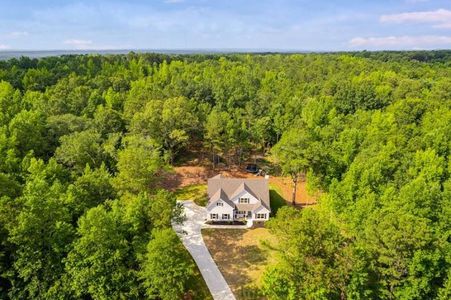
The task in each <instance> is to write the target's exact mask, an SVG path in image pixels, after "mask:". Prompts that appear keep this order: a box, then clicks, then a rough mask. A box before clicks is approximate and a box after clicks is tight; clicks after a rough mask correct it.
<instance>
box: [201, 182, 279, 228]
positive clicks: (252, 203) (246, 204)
mask: <svg viewBox="0 0 451 300" xmlns="http://www.w3.org/2000/svg"><path fill="white" fill-rule="evenodd" d="M208 198H209V200H208V204H207V212H208V216H207V220H208V221H235V220H245V221H248V223H249V221H251V222H253V221H267V220H268V219H269V214H270V213H271V208H270V205H269V189H268V179H244V178H243V179H242V178H225V177H222V176H221V175H217V176H215V177H212V178H210V179H208Z"/></svg>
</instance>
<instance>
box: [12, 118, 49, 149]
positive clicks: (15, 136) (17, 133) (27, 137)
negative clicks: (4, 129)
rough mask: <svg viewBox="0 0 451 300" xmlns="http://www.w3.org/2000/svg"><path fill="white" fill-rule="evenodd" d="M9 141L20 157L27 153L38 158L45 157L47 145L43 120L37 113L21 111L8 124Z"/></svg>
mask: <svg viewBox="0 0 451 300" xmlns="http://www.w3.org/2000/svg"><path fill="white" fill-rule="evenodd" d="M8 130H9V134H10V141H11V143H12V144H13V145H14V147H15V148H16V149H17V151H18V153H20V155H22V156H23V155H25V154H26V153H27V152H28V151H30V150H33V152H34V153H35V154H36V155H37V156H39V157H46V156H47V155H48V153H47V147H48V146H47V143H46V136H45V118H44V116H43V115H42V114H41V113H39V112H37V111H26V110H23V111H21V112H20V113H18V114H16V115H15V116H14V118H13V119H12V120H11V122H10V123H9V127H8Z"/></svg>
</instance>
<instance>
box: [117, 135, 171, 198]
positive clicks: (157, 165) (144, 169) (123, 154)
mask: <svg viewBox="0 0 451 300" xmlns="http://www.w3.org/2000/svg"><path fill="white" fill-rule="evenodd" d="M164 166H165V163H164V161H163V159H162V157H161V155H160V146H159V145H158V144H157V143H155V142H154V141H152V140H150V139H146V138H144V137H141V136H130V137H128V138H127V139H126V141H125V147H124V148H123V149H122V150H120V151H119V153H118V162H117V170H118V173H117V176H116V178H115V179H114V186H115V187H116V189H117V190H118V191H119V193H125V192H131V193H135V194H138V193H140V192H144V191H148V189H150V188H151V187H152V185H153V184H155V183H156V181H157V176H156V174H157V172H158V171H160V170H161V169H162V168H163V167H164Z"/></svg>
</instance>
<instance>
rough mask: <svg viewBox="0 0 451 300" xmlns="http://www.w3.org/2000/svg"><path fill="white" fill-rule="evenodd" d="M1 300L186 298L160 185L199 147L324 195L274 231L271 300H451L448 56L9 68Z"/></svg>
mask: <svg viewBox="0 0 451 300" xmlns="http://www.w3.org/2000/svg"><path fill="white" fill-rule="evenodd" d="M0 108H1V113H0V298H2V299H3V298H4V299H57V298H58V299H67V298H77V299H78V298H83V299H118V298H124V299H139V298H161V299H177V298H180V297H181V296H182V295H183V294H184V293H185V292H187V290H188V288H189V285H188V283H189V281H190V280H191V279H192V276H193V272H194V265H193V263H192V261H191V260H190V257H189V255H188V254H187V252H186V251H185V249H184V248H183V246H182V245H181V243H180V241H179V240H178V238H177V237H176V235H175V233H174V232H173V231H172V229H171V220H174V219H175V220H176V221H180V219H181V218H180V208H179V207H178V206H177V205H176V201H175V196H174V195H173V194H172V193H170V192H168V191H165V190H163V189H161V185H160V177H161V176H160V175H161V174H162V172H164V171H167V170H169V169H170V167H171V165H172V164H174V163H175V162H177V161H178V160H179V159H180V158H182V157H183V156H184V154H185V153H186V152H187V151H188V150H189V149H191V148H193V147H202V148H203V150H204V151H205V152H207V153H209V154H210V155H209V157H210V159H211V161H212V163H215V162H217V161H221V162H222V163H224V164H227V165H231V164H240V163H242V162H243V161H245V160H246V159H248V158H249V157H250V155H251V154H252V153H260V154H264V155H266V156H267V157H270V158H271V159H273V160H274V161H275V162H276V163H277V164H278V165H279V166H280V170H281V171H282V172H283V173H284V174H285V175H286V176H291V177H292V178H293V180H294V181H296V180H297V179H298V177H299V176H304V175H305V176H307V178H308V181H309V184H310V185H312V186H315V187H316V188H319V189H321V190H322V191H323V193H322V197H321V199H320V201H319V204H318V205H317V206H316V207H314V208H308V209H302V210H297V209H294V208H291V207H284V208H281V209H280V210H279V211H278V213H277V216H276V217H274V218H273V219H272V220H271V221H269V223H268V226H269V228H270V230H271V231H273V232H274V233H276V235H277V237H278V238H279V243H278V245H277V247H278V249H279V250H280V254H281V255H280V256H281V257H280V260H279V262H278V264H277V265H275V266H273V267H271V268H270V269H269V270H267V272H266V274H265V276H264V284H263V286H264V287H263V292H264V293H265V294H266V295H267V296H268V298H270V299H449V298H450V297H451V268H450V264H451V245H450V232H451V224H450V220H451V181H450V177H449V174H450V171H451V164H450V163H449V151H450V146H451V142H450V137H451V52H450V51H435V52H360V53H330V54H327V53H325V54H284V55H282V54H280V55H276V54H271V55H256V54H254V55H247V54H229V55H172V56H170V55H162V54H161V55H160V54H135V53H130V54H128V55H106V56H96V55H73V56H62V57H48V58H42V59H30V58H26V57H22V58H20V59H11V60H8V61H0Z"/></svg>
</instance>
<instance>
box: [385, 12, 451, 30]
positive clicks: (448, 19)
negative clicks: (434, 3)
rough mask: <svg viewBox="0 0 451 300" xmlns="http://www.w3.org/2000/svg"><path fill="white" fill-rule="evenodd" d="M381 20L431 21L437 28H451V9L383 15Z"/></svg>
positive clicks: (404, 21)
mask: <svg viewBox="0 0 451 300" xmlns="http://www.w3.org/2000/svg"><path fill="white" fill-rule="evenodd" d="M379 20H380V21H381V22H382V23H397V24H401V23H430V24H433V27H435V28H451V10H447V9H437V10H434V11H418V12H405V13H400V14H390V15H382V16H381V17H380V18H379Z"/></svg>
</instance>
